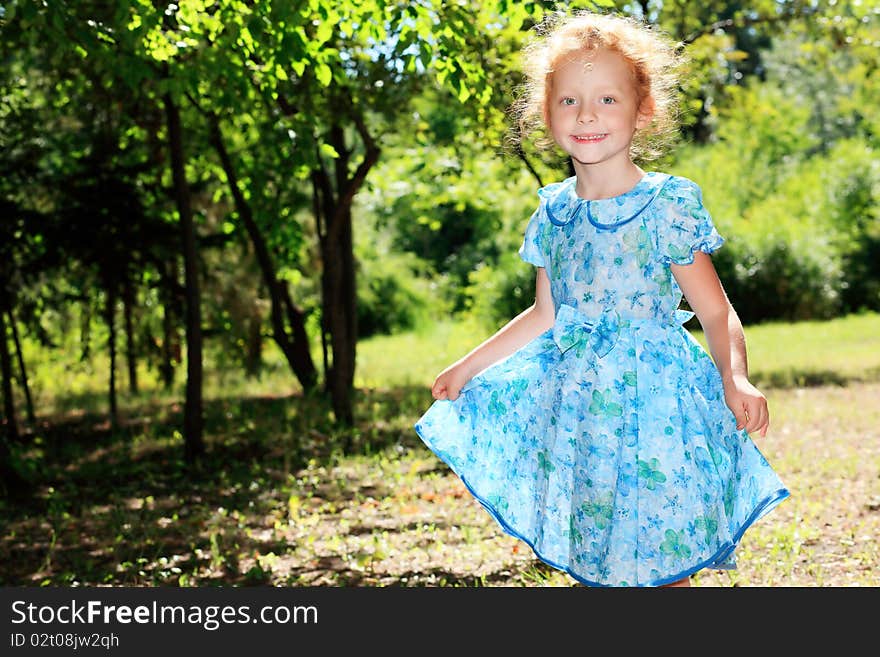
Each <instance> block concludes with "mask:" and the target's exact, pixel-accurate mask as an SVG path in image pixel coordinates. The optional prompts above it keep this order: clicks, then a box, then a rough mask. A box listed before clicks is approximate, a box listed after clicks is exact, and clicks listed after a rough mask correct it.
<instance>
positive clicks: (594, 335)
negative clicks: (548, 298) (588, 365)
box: [553, 303, 620, 358]
mask: <svg viewBox="0 0 880 657" xmlns="http://www.w3.org/2000/svg"><path fill="white" fill-rule="evenodd" d="M619 334H620V316H619V315H618V314H617V311H616V310H614V309H613V308H608V309H606V310H605V311H604V312H603V313H602V314H601V315H599V317H598V318H596V319H589V318H587V317H586V316H585V315H583V314H582V313H580V312H578V310H576V309H575V308H574V306H570V305H568V304H565V303H563V304H560V305H559V310H558V311H557V312H556V321H555V323H554V324H553V341H554V342H555V343H556V346H558V347H559V351H561V352H562V353H565V352H566V351H568V350H569V349H571V348H572V347H575V348H577V353H578V355H581V354H582V353H583V349H584V348H585V347H586V346H587V345H589V346H590V347H592V349H593V351H594V352H596V355H597V356H598V357H599V358H602V357H603V356H605V355H606V354H607V353H608V352H609V351H611V349H612V348H613V347H614V345H615V344H616V343H617V338H618V335H619Z"/></svg>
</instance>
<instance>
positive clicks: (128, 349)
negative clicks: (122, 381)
mask: <svg viewBox="0 0 880 657" xmlns="http://www.w3.org/2000/svg"><path fill="white" fill-rule="evenodd" d="M134 303H135V299H134V287H133V286H132V284H131V274H129V273H126V274H125V278H124V280H123V287H122V311H123V314H124V317H125V356H126V358H127V360H128V389H129V390H131V392H133V393H135V394H137V391H138V382H137V352H136V349H135V343H134V327H133V322H132V317H131V316H132V313H133V312H134Z"/></svg>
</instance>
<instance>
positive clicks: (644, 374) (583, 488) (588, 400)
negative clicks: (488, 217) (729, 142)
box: [415, 172, 789, 586]
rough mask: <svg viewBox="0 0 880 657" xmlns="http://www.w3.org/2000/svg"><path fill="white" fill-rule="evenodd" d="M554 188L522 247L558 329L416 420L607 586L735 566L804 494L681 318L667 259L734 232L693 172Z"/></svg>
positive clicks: (490, 502) (551, 554) (548, 543)
mask: <svg viewBox="0 0 880 657" xmlns="http://www.w3.org/2000/svg"><path fill="white" fill-rule="evenodd" d="M575 182H576V180H575V178H574V177H572V178H568V179H566V180H564V181H562V182H559V183H553V184H551V185H547V186H546V187H543V188H541V189H540V190H539V191H538V195H539V205H538V208H537V210H536V211H535V212H534V213H533V214H532V216H531V218H530V220H529V222H528V225H527V227H526V231H525V238H524V240H523V244H522V247H521V248H520V250H519V253H520V256H521V257H522V258H523V259H524V260H525V261H527V262H529V263H532V264H534V265H535V266H537V267H544V268H545V269H546V272H547V275H548V277H549V280H550V287H551V291H552V296H553V303H554V306H555V310H556V320H555V324H554V326H553V327H552V328H551V329H549V330H547V331H546V332H544V333H543V334H541V335H539V336H538V337H536V338H535V339H533V340H532V341H531V342H529V343H527V344H526V345H524V346H523V347H521V348H520V349H519V350H517V351H516V352H514V353H513V354H512V355H510V356H508V357H507V358H505V359H502V360H500V361H498V362H496V363H495V364H493V365H491V366H490V367H488V368H486V369H484V370H483V371H482V372H480V373H479V374H477V375H476V376H474V377H473V378H472V379H471V380H470V381H468V383H467V384H466V385H465V386H464V387H463V388H462V390H461V393H460V395H459V396H458V397H457V398H456V400H455V401H450V400H437V401H435V402H434V403H433V404H432V405H431V407H430V408H429V409H428V410H427V411H426V412H425V413H424V415H423V416H422V417H421V418H420V419H419V420H418V422H417V423H416V424H415V430H416V432H417V433H418V435H419V436H420V438H421V439H422V440H423V441H424V443H425V444H426V445H427V446H428V447H429V448H430V449H431V450H432V451H433V452H434V453H436V454H437V455H438V456H439V457H440V458H441V459H442V460H443V461H444V462H445V463H446V464H448V465H449V467H450V468H451V469H452V470H453V471H454V472H455V473H456V474H457V475H458V476H459V477H460V478H461V480H462V481H463V482H464V484H465V485H466V486H467V487H468V489H469V490H470V491H471V493H472V494H473V495H474V496H475V497H476V499H477V500H479V502H480V503H481V504H482V505H483V506H484V507H485V508H486V509H487V510H488V511H489V513H490V514H491V515H492V516H493V517H494V518H495V519H496V520H497V521H498V523H499V524H500V525H501V527H502V528H503V529H504V531H506V532H507V533H509V534H511V535H513V536H515V537H517V538H519V539H521V540H523V541H525V542H526V543H527V544H528V545H529V546H530V547H531V548H532V549H533V550H534V552H535V554H536V555H537V556H538V557H539V558H540V559H541V560H543V561H545V562H546V563H548V564H550V565H551V566H554V567H556V568H558V569H561V570H563V571H565V572H567V573H569V574H570V575H571V576H572V577H574V578H575V579H576V580H578V581H580V582H582V583H584V584H588V585H595V586H659V585H662V584H666V583H669V582H673V581H676V580H678V579H681V578H683V577H685V576H687V575H690V574H692V573H694V572H696V571H698V570H700V569H702V568H707V567H710V568H734V567H736V563H735V552H734V551H735V548H736V545H737V543H738V541H739V540H740V538H741V537H742V535H743V532H744V531H745V530H746V529H747V528H748V527H749V526H750V525H751V524H752V523H753V522H755V521H756V520H757V519H758V518H760V517H761V516H763V515H764V514H766V513H767V512H768V511H770V510H771V509H772V508H773V507H775V506H776V505H777V504H778V503H779V502H780V501H781V500H783V499H785V498H786V497H787V496H788V494H789V493H788V490H786V488H785V486H784V485H783V483H782V482H781V481H780V479H779V477H778V476H777V474H776V473H775V472H774V471H773V469H772V468H771V466H770V465H769V464H768V463H767V461H766V459H765V458H764V456H763V455H762V454H761V453H760V452H759V451H758V449H757V448H756V446H755V445H754V443H753V442H752V440H751V439H750V437H749V435H748V434H747V433H746V432H745V431H744V430H737V428H736V419H735V418H734V415H733V413H732V412H731V410H730V409H729V408H728V407H727V405H726V404H725V401H724V394H723V389H722V383H721V377H720V375H719V373H718V369H717V368H716V366H715V364H714V362H713V361H712V359H711V358H710V357H709V355H708V354H707V353H706V351H705V350H704V349H703V348H702V346H701V345H700V344H699V343H698V342H697V341H696V340H695V339H694V338H693V336H692V335H691V334H690V333H689V332H688V331H687V330H685V328H684V327H683V326H682V323H683V322H685V321H687V320H688V319H689V318H690V317H692V316H693V313H689V312H685V311H683V310H678V305H679V302H680V301H681V299H682V293H681V290H680V289H679V287H678V285H677V283H676V281H675V278H674V277H673V276H672V272H671V271H670V267H669V265H670V264H671V263H675V264H679V265H685V264H689V263H691V262H693V258H694V252H695V251H697V250H699V251H704V252H706V253H711V252H712V251H714V250H715V249H717V248H718V247H719V246H721V244H722V243H723V241H724V240H723V238H722V237H721V236H720V235H719V234H718V232H717V231H716V230H715V227H714V225H713V223H712V220H711V217H710V215H709V213H708V212H707V211H706V209H705V207H704V206H703V203H702V195H701V192H700V188H699V187H698V186H697V185H696V184H695V183H694V182H693V181H691V180H688V179H687V178H683V177H678V176H670V175H666V174H662V173H658V172H648V173H646V174H645V175H644V176H643V177H642V179H641V180H640V181H639V183H637V184H636V186H635V187H634V188H632V189H631V190H630V191H628V192H625V193H624V194H621V195H620V196H616V197H613V198H610V199H601V200H593V201H589V202H587V201H585V200H584V199H581V198H579V197H578V196H577V194H576V192H575Z"/></svg>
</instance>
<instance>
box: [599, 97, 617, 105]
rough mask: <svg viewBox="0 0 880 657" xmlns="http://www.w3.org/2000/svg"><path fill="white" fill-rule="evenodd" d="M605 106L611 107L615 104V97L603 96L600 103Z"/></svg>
mask: <svg viewBox="0 0 880 657" xmlns="http://www.w3.org/2000/svg"><path fill="white" fill-rule="evenodd" d="M600 102H601V103H602V104H603V105H611V104H612V103H613V102H614V96H602V99H601V101H600Z"/></svg>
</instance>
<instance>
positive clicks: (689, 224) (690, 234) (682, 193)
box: [657, 178, 724, 265]
mask: <svg viewBox="0 0 880 657" xmlns="http://www.w3.org/2000/svg"><path fill="white" fill-rule="evenodd" d="M676 182H677V184H676V185H674V186H673V190H672V194H671V195H670V197H671V199H670V200H669V205H668V208H667V211H666V212H665V213H664V216H663V217H662V218H661V220H660V226H659V229H658V239H657V242H658V244H657V246H658V250H659V253H660V259H661V260H662V261H663V263H664V264H667V265H668V264H675V265H689V264H691V263H692V262H693V261H694V254H695V253H696V252H697V251H703V252H704V253H712V252H713V251H715V250H716V249H718V248H719V247H720V246H721V245H722V244H724V238H723V237H721V235H719V234H718V231H717V230H716V229H715V224H714V223H713V222H712V217H711V216H710V214H709V211H708V210H707V209H706V207H705V206H704V205H703V192H702V190H701V189H700V186H699V185H697V183H695V182H693V181H692V180H688V179H687V178H678V179H677V180H676Z"/></svg>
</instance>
